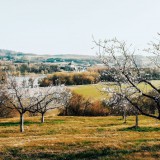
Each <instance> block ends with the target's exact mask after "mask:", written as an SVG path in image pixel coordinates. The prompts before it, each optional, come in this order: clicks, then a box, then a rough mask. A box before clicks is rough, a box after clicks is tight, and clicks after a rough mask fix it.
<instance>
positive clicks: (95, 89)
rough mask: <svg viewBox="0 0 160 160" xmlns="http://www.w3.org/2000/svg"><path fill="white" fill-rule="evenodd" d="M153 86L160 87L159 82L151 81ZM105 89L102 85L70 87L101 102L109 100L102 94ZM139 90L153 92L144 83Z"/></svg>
mask: <svg viewBox="0 0 160 160" xmlns="http://www.w3.org/2000/svg"><path fill="white" fill-rule="evenodd" d="M151 82H152V84H153V85H155V86H157V87H158V86H160V81H159V80H153V81H151ZM103 87H105V85H101V84H93V85H79V86H72V87H69V88H70V89H71V90H73V91H74V92H76V93H78V94H81V95H83V96H84V97H87V98H93V99H95V100H99V99H100V100H101V99H103V98H107V94H106V93H104V92H102V88H103ZM139 88H140V89H142V90H144V91H145V92H149V91H151V87H150V86H149V85H145V84H144V83H141V84H140V85H139Z"/></svg>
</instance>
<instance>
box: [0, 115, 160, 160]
mask: <svg viewBox="0 0 160 160" xmlns="http://www.w3.org/2000/svg"><path fill="white" fill-rule="evenodd" d="M139 119H140V122H139V128H138V129H135V128H134V127H133V126H134V124H135V117H133V116H130V117H128V118H127V123H126V124H124V123H123V119H122V118H121V117H118V116H108V117H55V116H48V117H46V119H45V123H44V124H41V123H40V117H30V118H29V117H26V118H25V121H26V122H25V132H24V133H20V132H19V125H18V120H19V119H18V118H9V119H0V159H4V160H5V159H6V160H12V159H13V160H23V159H24V160H30V159H38V160H39V159H43V160H78V159H83V160H92V159H98V160H106V159H108V160H112V159H113V160H121V159H131V160H133V159H139V160H141V159H144V160H147V159H148V160H149V159H159V158H160V122H159V121H156V120H154V119H151V118H148V117H144V116H139Z"/></svg>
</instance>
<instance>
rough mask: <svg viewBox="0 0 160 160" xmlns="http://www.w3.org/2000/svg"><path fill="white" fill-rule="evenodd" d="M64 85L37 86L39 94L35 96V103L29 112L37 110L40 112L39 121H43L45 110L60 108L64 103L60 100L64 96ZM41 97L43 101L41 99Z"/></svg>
mask: <svg viewBox="0 0 160 160" xmlns="http://www.w3.org/2000/svg"><path fill="white" fill-rule="evenodd" d="M65 93H66V87H65V86H63V85H60V86H50V87H41V88H39V96H37V98H36V99H37V105H35V106H34V107H33V108H32V109H31V110H30V112H34V113H35V112H38V113H40V114H41V122H42V123H44V115H45V113H46V112H47V111H49V110H52V109H56V108H60V107H62V105H64V104H63V103H66V102H63V103H62V100H63V99H65V98H66V96H67V94H69V93H67V94H65ZM41 99H43V101H41Z"/></svg>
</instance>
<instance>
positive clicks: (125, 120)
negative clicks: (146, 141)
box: [123, 110, 127, 123]
mask: <svg viewBox="0 0 160 160" xmlns="http://www.w3.org/2000/svg"><path fill="white" fill-rule="evenodd" d="M123 120H124V123H126V122H127V116H126V110H124V111H123Z"/></svg>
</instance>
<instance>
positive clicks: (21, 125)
mask: <svg viewBox="0 0 160 160" xmlns="http://www.w3.org/2000/svg"><path fill="white" fill-rule="evenodd" d="M20 132H24V113H21V114H20Z"/></svg>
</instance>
